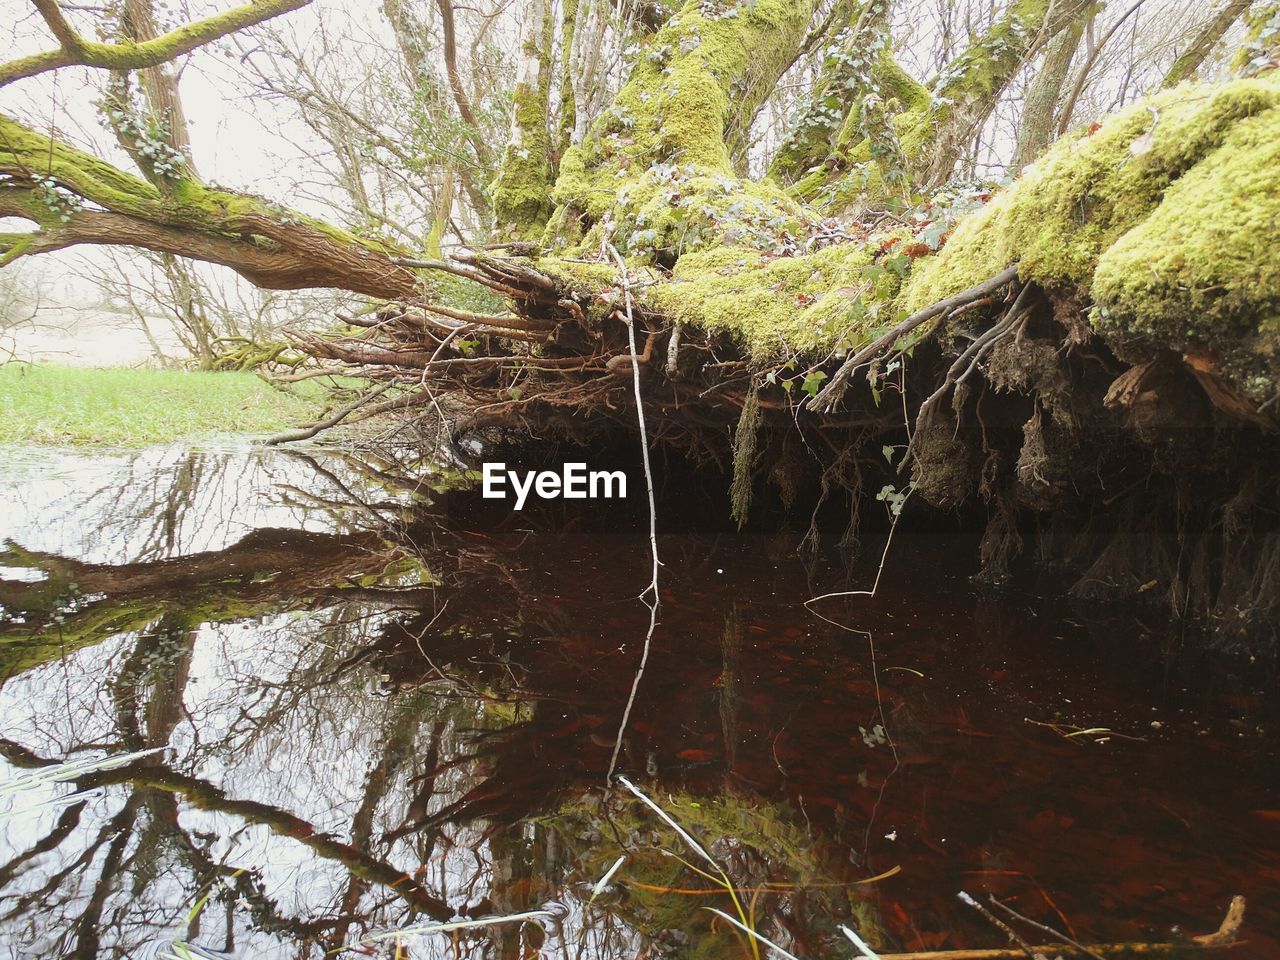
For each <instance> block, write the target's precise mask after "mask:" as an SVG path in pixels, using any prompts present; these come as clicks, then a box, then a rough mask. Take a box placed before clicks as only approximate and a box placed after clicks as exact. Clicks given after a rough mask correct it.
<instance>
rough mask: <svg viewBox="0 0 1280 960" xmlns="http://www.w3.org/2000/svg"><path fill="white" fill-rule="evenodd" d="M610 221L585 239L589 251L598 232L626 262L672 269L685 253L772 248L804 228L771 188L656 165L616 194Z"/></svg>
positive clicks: (797, 212)
mask: <svg viewBox="0 0 1280 960" xmlns="http://www.w3.org/2000/svg"><path fill="white" fill-rule="evenodd" d="M611 214H612V217H611V220H610V222H609V223H608V224H607V225H597V226H596V227H595V228H594V229H593V230H592V231H591V232H590V233H588V234H587V236H586V239H585V243H584V244H583V246H584V248H586V249H589V250H590V249H595V248H596V247H598V246H599V241H600V236H601V232H602V231H603V230H605V229H608V230H609V231H610V235H611V237H612V238H613V242H614V243H615V244H616V245H617V247H618V249H619V250H620V251H622V252H623V253H624V254H626V255H627V256H636V257H643V258H646V259H651V260H653V259H656V260H660V261H665V262H674V261H675V260H676V259H677V258H678V257H679V256H681V255H682V254H683V253H684V252H685V251H689V250H701V249H704V248H707V247H712V246H721V245H725V244H728V245H731V246H749V247H753V248H754V249H757V250H771V249H774V248H775V247H776V246H777V244H778V242H779V239H780V238H781V237H782V236H783V235H784V234H790V235H792V236H794V235H796V234H797V233H799V232H800V231H801V230H802V229H803V224H804V218H805V215H804V213H803V211H802V210H801V209H800V207H799V206H797V205H796V204H795V203H794V201H792V200H791V199H789V198H788V197H787V196H786V195H785V194H784V193H783V192H782V191H781V190H779V189H778V188H776V187H775V186H773V185H772V184H770V183H754V182H751V181H746V180H736V179H733V178H731V177H727V176H723V175H720V174H707V173H705V172H704V168H698V167H696V166H680V167H676V166H671V165H658V166H654V167H652V168H650V169H649V170H647V171H645V173H643V174H642V175H641V176H640V177H638V178H637V179H635V180H631V181H628V182H626V183H625V185H624V186H622V187H621V188H620V189H619V190H618V191H617V192H616V193H615V195H614V197H613V206H612V209H611Z"/></svg>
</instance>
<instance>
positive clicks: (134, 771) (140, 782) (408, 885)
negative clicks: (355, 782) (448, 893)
mask: <svg viewBox="0 0 1280 960" xmlns="http://www.w3.org/2000/svg"><path fill="white" fill-rule="evenodd" d="M114 783H132V784H133V785H134V786H137V787H150V788H153V789H157V790H168V791H171V792H173V793H176V794H178V795H179V796H181V798H182V799H183V800H184V801H186V802H187V803H189V804H190V805H191V806H193V807H195V808H196V809H198V810H211V811H214V812H216V813H229V814H232V815H233V816H237V817H240V818H241V819H243V820H247V821H249V822H250V823H257V824H262V825H263V826H266V827H267V828H269V829H270V830H271V832H272V833H274V834H276V835H278V836H282V837H289V838H290V839H293V840H296V841H298V843H301V844H302V845H303V846H305V847H307V848H308V849H310V850H311V851H313V852H314V853H316V854H317V855H319V856H321V857H323V858H324V859H326V860H332V861H335V862H337V863H340V864H342V865H343V866H344V867H346V868H347V869H348V870H349V871H351V873H353V874H354V875H355V876H357V877H360V878H361V879H363V880H365V881H367V882H369V883H372V884H378V885H380V886H383V887H386V888H388V889H390V890H392V891H394V892H395V893H396V895H397V896H399V897H400V898H402V899H403V900H405V901H406V902H407V903H408V904H410V905H411V906H412V907H414V908H415V909H417V910H420V911H422V912H423V913H425V914H426V915H427V916H429V917H431V918H432V919H435V920H441V921H443V920H449V919H451V918H452V917H453V915H454V910H453V908H452V907H450V906H449V905H448V904H447V903H445V901H443V900H441V899H440V898H439V897H436V896H434V895H433V894H431V893H430V892H429V891H427V890H426V889H424V888H423V887H422V886H421V885H420V884H419V883H418V881H416V880H415V879H414V878H413V877H411V876H409V874H407V873H405V872H404V871H403V870H400V869H398V868H396V867H394V866H392V865H391V864H389V863H387V862H386V861H385V860H379V859H377V858H376V857H372V856H370V855H369V854H367V853H365V852H363V851H362V850H359V849H357V848H356V847H354V846H352V845H351V844H349V843H343V842H342V841H340V840H336V839H334V838H333V836H332V835H330V834H327V833H317V832H316V828H315V825H314V824H312V823H310V822H309V821H307V820H304V819H302V818H301V817H299V816H296V815H295V814H292V813H289V812H288V811H286V810H281V809H280V808H279V807H273V806H271V805H270V804H267V803H261V802H259V801H257V800H234V799H232V798H230V797H228V796H227V795H226V792H225V791H224V790H223V789H222V788H221V787H217V786H214V785H213V784H212V783H209V782H208V781H207V780H201V779H199V778H197V777H191V776H187V775H186V774H182V773H178V772H177V771H176V770H170V769H168V768H166V767H142V766H137V765H133V766H129V767H121V768H120V769H119V770H111V771H107V772H104V773H99V774H93V775H91V776H89V777H85V778H83V779H82V780H80V781H79V785H80V787H81V789H84V788H89V787H98V786H106V785H108V784H114Z"/></svg>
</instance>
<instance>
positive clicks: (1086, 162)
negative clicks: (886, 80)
mask: <svg viewBox="0 0 1280 960" xmlns="http://www.w3.org/2000/svg"><path fill="white" fill-rule="evenodd" d="M1278 106H1280V77H1278V76H1277V75H1276V74H1275V73H1274V72H1273V73H1270V74H1265V75H1263V76H1260V77H1255V78H1250V79H1241V80H1235V81H1233V82H1231V83H1228V84H1226V85H1224V86H1221V87H1217V88H1214V87H1205V86H1192V85H1184V86H1180V87H1176V88H1174V89H1172V90H1167V91H1164V92H1162V93H1159V94H1157V95H1155V96H1153V97H1151V98H1149V99H1148V100H1146V101H1143V102H1142V103H1139V104H1136V105H1135V106H1133V107H1131V108H1129V109H1128V110H1125V111H1123V112H1122V113H1120V114H1117V115H1116V116H1115V117H1113V118H1111V119H1110V120H1108V121H1106V122H1105V123H1104V124H1103V125H1102V126H1101V127H1099V128H1097V129H1096V130H1094V131H1092V132H1091V133H1081V134H1077V135H1075V136H1073V137H1071V138H1069V139H1067V140H1065V141H1062V142H1059V143H1058V144H1057V145H1056V146H1055V147H1054V148H1053V149H1051V150H1050V151H1049V152H1048V153H1047V154H1046V155H1045V156H1044V157H1042V158H1041V159H1040V160H1039V161H1037V162H1036V163H1035V164H1034V165H1032V166H1031V167H1029V168H1028V169H1027V171H1026V172H1025V173H1024V175H1023V177H1022V179H1021V180H1019V181H1018V182H1017V183H1015V184H1014V185H1013V186H1012V187H1010V188H1009V189H1008V190H1006V191H1004V192H1003V193H1002V194H1001V195H999V196H998V197H997V198H996V199H995V200H994V201H993V202H992V203H991V204H989V205H988V206H987V207H985V208H984V209H983V210H981V211H979V212H978V213H975V214H974V215H972V216H970V217H969V218H967V219H966V220H964V221H963V222H962V223H961V225H960V226H959V228H958V229H957V230H956V233H955V235H954V236H953V237H952V239H951V241H950V242H949V243H948V244H947V246H946V247H945V248H944V249H943V251H942V253H941V254H940V255H939V256H938V257H936V258H933V259H932V260H931V261H930V262H927V263H925V264H923V265H922V266H921V268H920V269H918V270H917V271H916V273H915V275H914V276H913V277H912V278H911V280H910V282H909V283H908V284H907V286H906V289H905V291H904V294H903V306H904V308H905V309H907V310H915V309H918V308H920V307H922V306H924V305H926V304H928V303H931V302H933V301H935V300H938V299H941V298H942V297H946V296H949V295H951V294H953V293H956V292H958V291H960V290H963V289H966V288H968V287H970V286H973V285H974V284H976V283H978V282H980V281H982V280H984V279H986V278H987V277H990V276H991V275H993V274H995V273H997V272H998V271H1000V270H1002V269H1003V268H1005V267H1006V266H1008V265H1009V264H1011V263H1015V262H1016V263H1018V264H1019V265H1020V274H1021V276H1022V278H1023V279H1024V280H1031V281H1035V282H1037V283H1039V284H1041V285H1043V286H1045V287H1047V288H1050V289H1064V290H1073V291H1088V292H1090V293H1091V295H1092V297H1093V299H1094V301H1095V303H1096V304H1097V305H1098V309H1097V310H1095V311H1094V315H1093V322H1094V324H1095V325H1096V327H1097V328H1098V329H1099V330H1100V331H1101V332H1104V333H1106V334H1108V335H1111V336H1115V335H1125V336H1136V337H1141V338H1146V339H1147V340H1149V341H1151V342H1153V343H1154V344H1156V345H1159V346H1166V347H1172V348H1175V349H1180V350H1182V349H1188V348H1191V347H1194V346H1197V345H1208V346H1210V347H1213V348H1214V349H1215V350H1217V351H1218V352H1219V353H1220V354H1222V355H1223V356H1228V355H1230V356H1231V357H1233V358H1234V359H1233V360H1232V361H1231V364H1232V365H1234V366H1236V367H1238V368H1239V369H1240V370H1243V369H1245V368H1246V367H1247V368H1249V369H1252V370H1253V371H1254V373H1252V374H1251V375H1250V376H1251V377H1252V380H1250V381H1249V382H1246V381H1245V380H1242V379H1240V378H1239V376H1233V379H1235V380H1236V381H1237V385H1239V386H1241V387H1245V388H1246V389H1247V390H1248V392H1249V393H1251V395H1253V396H1255V397H1257V396H1261V395H1262V393H1263V392H1265V391H1266V390H1267V389H1269V387H1268V386H1267V384H1266V382H1265V380H1266V378H1265V377H1264V378H1262V379H1259V374H1258V373H1257V372H1256V371H1257V368H1258V364H1257V362H1256V361H1257V355H1258V352H1259V351H1262V352H1264V353H1268V355H1274V353H1275V349H1276V348H1275V336H1276V333H1275V328H1276V319H1275V318H1276V314H1277V304H1278V303H1280V272H1278V271H1277V269H1276V268H1275V266H1274V264H1273V263H1272V262H1271V260H1270V258H1269V257H1267V256H1266V255H1263V254H1262V253H1261V251H1266V250H1269V249H1272V247H1273V245H1274V243H1275V240H1276V238H1277V233H1276V231H1277V218H1278V217H1280V201H1278V200H1277V193H1278V189H1277V186H1278V185H1277V173H1276V170H1277V159H1278V154H1277V150H1276V147H1275V142H1276V139H1277V137H1278V136H1280V125H1278V124H1280V119H1278V117H1280V114H1278V113H1277V107H1278ZM1241 337H1245V338H1246V340H1247V342H1242V341H1241V340H1240V338H1241ZM1242 351H1243V353H1242ZM1245 355H1247V356H1245ZM1229 372H1232V371H1229ZM1272 379H1274V378H1272Z"/></svg>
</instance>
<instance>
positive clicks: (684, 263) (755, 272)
mask: <svg viewBox="0 0 1280 960" xmlns="http://www.w3.org/2000/svg"><path fill="white" fill-rule="evenodd" d="M897 286H898V278H897V275H896V274H894V273H893V272H892V271H886V270H884V269H883V268H878V267H876V266H874V247H871V246H863V245H861V244H845V245H840V246H834V247H828V248H826V249H825V250H820V251H818V252H817V253H813V254H809V255H807V256H797V257H779V258H776V259H770V258H767V257H765V256H763V255H762V254H760V253H759V252H758V251H755V250H750V249H746V248H741V247H739V248H718V249H714V250H706V251H702V252H699V253H692V254H687V255H686V256H684V257H682V258H681V259H680V261H679V263H677V264H676V268H675V271H674V276H673V278H672V280H671V282H668V283H664V284H661V285H659V286H656V287H654V288H652V289H651V290H648V291H646V292H645V293H644V302H645V304H646V305H648V306H650V307H652V308H653V309H655V310H657V311H659V312H661V313H662V314H664V315H666V316H668V317H671V318H672V319H673V320H674V321H675V322H676V323H679V324H685V325H689V326H696V327H699V328H701V329H704V330H708V331H711V332H723V333H728V334H731V335H732V336H734V337H735V338H736V339H738V340H739V341H740V342H742V343H743V344H744V345H745V346H746V347H747V348H748V349H749V351H750V352H751V354H752V356H753V357H755V358H757V359H763V358H766V357H774V356H780V355H785V354H788V353H791V352H794V351H810V350H819V349H821V350H832V349H837V348H840V347H847V348H856V347H857V346H858V345H860V344H862V343H865V342H867V341H868V340H869V339H871V337H872V336H874V331H876V330H877V329H878V328H879V327H882V326H883V325H884V324H885V323H886V322H891V321H892V320H893V319H894V318H895V316H896V315H895V313H894V310H893V295H894V294H895V293H896V291H897Z"/></svg>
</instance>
